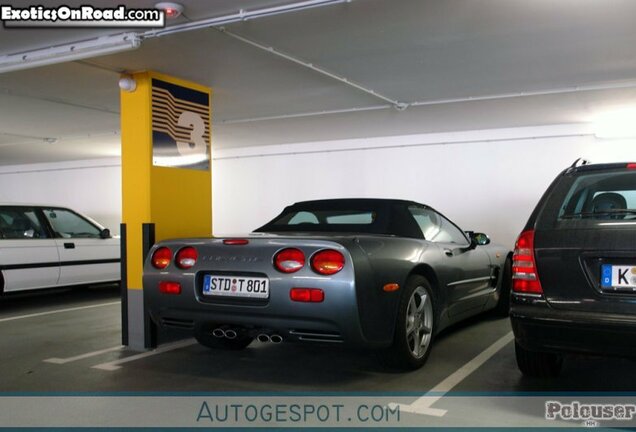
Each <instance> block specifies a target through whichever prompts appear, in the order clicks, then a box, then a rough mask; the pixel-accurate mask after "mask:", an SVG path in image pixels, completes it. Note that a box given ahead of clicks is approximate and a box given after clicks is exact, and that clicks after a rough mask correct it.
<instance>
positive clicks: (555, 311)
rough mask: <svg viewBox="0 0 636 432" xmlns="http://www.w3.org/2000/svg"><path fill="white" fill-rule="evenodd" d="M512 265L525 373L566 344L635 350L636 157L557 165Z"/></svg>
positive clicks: (594, 350) (553, 365)
mask: <svg viewBox="0 0 636 432" xmlns="http://www.w3.org/2000/svg"><path fill="white" fill-rule="evenodd" d="M512 273H513V286H512V298H511V319H512V327H513V330H514V334H515V348H516V357H517V364H518V366H519V369H520V370H521V371H522V372H523V373H524V374H525V375H528V376H554V375H557V374H558V373H559V372H560V370H561V365H562V356H563V354H564V353H568V352H573V353H589V354H595V355H615V356H636V163H612V164H595V165H589V164H587V163H585V162H583V163H577V162H575V164H574V165H573V166H571V167H570V168H568V169H566V170H565V171H563V172H562V173H561V174H560V175H559V176H558V177H557V178H556V180H554V182H553V183H552V184H551V185H550V187H549V188H548V190H547V191H546V192H545V194H544V196H543V197H542V198H541V200H540V201H539V204H538V205H537V207H536V208H535V210H534V212H533V213H532V215H531V217H530V220H529V221H528V223H527V225H526V227H525V229H524V231H523V232H522V233H521V235H520V236H519V239H518V240H517V244H516V247H515V251H514V256H513V269H512Z"/></svg>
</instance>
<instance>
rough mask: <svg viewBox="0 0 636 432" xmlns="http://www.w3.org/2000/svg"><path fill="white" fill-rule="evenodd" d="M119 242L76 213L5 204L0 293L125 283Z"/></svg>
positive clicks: (0, 221)
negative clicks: (122, 280) (122, 274)
mask: <svg viewBox="0 0 636 432" xmlns="http://www.w3.org/2000/svg"><path fill="white" fill-rule="evenodd" d="M119 263H120V249H119V238H113V237H112V236H111V235H110V231H109V230H108V229H106V228H104V227H102V226H101V225H100V224H98V223H97V222H95V221H94V220H92V219H90V218H89V217H86V216H82V215H80V214H79V213H77V212H74V211H73V210H70V209H67V208H62V207H57V206H45V205H28V204H0V293H2V292H7V293H8V292H14V291H25V290H31V289H38V288H52V287H59V286H69V285H81V284H92V283H102V282H116V281H119V280H120V264H119Z"/></svg>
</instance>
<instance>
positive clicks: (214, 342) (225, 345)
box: [194, 324, 254, 351]
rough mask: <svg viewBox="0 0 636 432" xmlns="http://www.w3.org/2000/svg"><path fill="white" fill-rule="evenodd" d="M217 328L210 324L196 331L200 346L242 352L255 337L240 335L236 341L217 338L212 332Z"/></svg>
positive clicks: (195, 335)
mask: <svg viewBox="0 0 636 432" xmlns="http://www.w3.org/2000/svg"><path fill="white" fill-rule="evenodd" d="M216 327H217V326H215V325H209V324H207V325H203V326H199V327H197V328H196V329H195V331H194V338H195V339H196V340H197V342H199V344H201V345H203V346H205V347H208V348H211V349H224V350H231V351H240V350H242V349H245V348H247V346H248V345H249V344H251V343H252V341H253V340H254V338H253V337H250V336H247V335H241V334H240V333H239V334H238V335H237V336H236V338H234V339H228V338H224V337H223V338H219V337H216V336H214V335H213V334H212V330H214V329H215V328H216ZM237 333H238V332H237Z"/></svg>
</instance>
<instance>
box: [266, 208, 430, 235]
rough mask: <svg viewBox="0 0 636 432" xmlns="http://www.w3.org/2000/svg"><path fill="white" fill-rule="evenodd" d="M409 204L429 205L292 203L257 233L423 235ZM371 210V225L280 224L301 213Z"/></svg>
mask: <svg viewBox="0 0 636 432" xmlns="http://www.w3.org/2000/svg"><path fill="white" fill-rule="evenodd" d="M409 206H418V207H426V206H424V205H423V204H419V203H416V202H414V201H407V200H397V199H383V198H340V199H325V200H315V201H302V202H297V203H295V204H292V205H290V206H288V207H285V209H284V210H283V211H282V212H281V214H279V215H278V216H276V217H275V218H274V219H273V220H271V221H270V222H268V223H267V224H265V225H263V226H262V227H260V228H258V229H256V230H254V232H271V233H276V232H287V233H289V232H337V233H351V234H380V235H396V236H400V237H412V238H423V236H422V232H421V230H420V229H419V228H418V226H417V224H416V222H415V220H414V219H413V217H412V216H411V214H410V213H409V211H408V207H409ZM364 210H367V211H372V212H374V214H375V218H374V220H373V222H372V223H368V224H344V223H341V224H323V223H316V224H308V223H303V224H299V225H287V224H284V223H281V221H284V220H286V218H288V217H289V215H293V214H296V213H298V212H302V211H307V212H329V211H334V212H337V211H364Z"/></svg>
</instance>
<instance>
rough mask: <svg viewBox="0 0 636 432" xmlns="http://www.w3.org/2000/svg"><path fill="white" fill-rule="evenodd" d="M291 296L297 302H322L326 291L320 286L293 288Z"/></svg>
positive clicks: (290, 292)
mask: <svg viewBox="0 0 636 432" xmlns="http://www.w3.org/2000/svg"><path fill="white" fill-rule="evenodd" d="M289 298H290V299H292V300H293V301H296V302H303V303H321V302H323V301H324V300H325V292H324V291H323V290H321V289H319V288H292V289H291V290H290V291H289Z"/></svg>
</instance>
